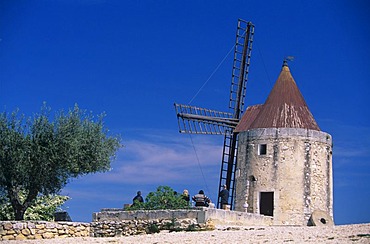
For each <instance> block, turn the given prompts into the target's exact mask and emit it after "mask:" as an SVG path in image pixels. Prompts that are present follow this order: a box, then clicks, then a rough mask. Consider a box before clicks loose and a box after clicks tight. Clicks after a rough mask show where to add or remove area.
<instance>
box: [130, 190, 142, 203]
mask: <svg viewBox="0 0 370 244" xmlns="http://www.w3.org/2000/svg"><path fill="white" fill-rule="evenodd" d="M137 202H144V199H143V197H142V196H141V191H138V192H137V194H136V196H135V197H134V199H132V205H135V203H137Z"/></svg>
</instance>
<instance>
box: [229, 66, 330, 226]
mask: <svg viewBox="0 0 370 244" xmlns="http://www.w3.org/2000/svg"><path fill="white" fill-rule="evenodd" d="M235 132H236V133H239V135H238V136H239V145H238V156H237V157H238V158H237V161H238V164H237V166H236V171H235V184H236V194H235V195H236V197H235V210H236V211H246V212H250V213H258V214H264V215H269V216H273V218H274V224H276V225H309V224H310V222H313V221H314V220H313V216H316V218H318V221H321V223H322V224H326V223H328V222H331V223H332V218H333V182H332V138H331V136H330V135H329V134H328V133H325V132H322V131H321V130H320V128H319V127H318V125H317V123H316V121H315V119H314V118H313V116H312V114H311V112H310V111H309V109H308V107H307V105H306V102H305V100H304V98H303V96H302V94H301V92H300V91H299V89H298V87H297V85H296V83H295V81H294V79H293V77H292V75H291V73H290V70H289V67H288V65H287V62H286V60H285V61H284V64H283V67H282V70H281V73H280V75H279V77H278V79H277V81H276V83H275V85H274V87H273V89H272V91H271V93H270V95H269V96H268V98H267V100H266V102H265V103H264V104H261V105H254V106H250V107H248V108H247V111H246V112H245V113H244V115H243V117H242V119H241V120H240V122H239V124H238V125H237V127H236V129H235ZM315 221H317V219H316V220H315Z"/></svg>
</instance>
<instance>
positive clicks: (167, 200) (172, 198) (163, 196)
mask: <svg viewBox="0 0 370 244" xmlns="http://www.w3.org/2000/svg"><path fill="white" fill-rule="evenodd" d="M187 208H189V205H188V203H187V201H185V200H184V199H183V198H182V195H177V194H176V193H175V191H174V190H173V189H172V188H171V187H169V186H159V187H158V188H157V191H155V192H150V193H149V194H148V196H147V197H146V198H145V202H144V203H138V204H135V205H131V206H130V207H128V208H127V209H125V210H128V211H130V210H139V209H145V210H159V209H187Z"/></svg>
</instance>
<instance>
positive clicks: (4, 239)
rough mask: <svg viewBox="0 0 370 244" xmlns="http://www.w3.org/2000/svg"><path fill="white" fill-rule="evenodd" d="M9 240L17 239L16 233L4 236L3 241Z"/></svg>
mask: <svg viewBox="0 0 370 244" xmlns="http://www.w3.org/2000/svg"><path fill="white" fill-rule="evenodd" d="M8 240H15V236H14V235H5V236H3V241H8Z"/></svg>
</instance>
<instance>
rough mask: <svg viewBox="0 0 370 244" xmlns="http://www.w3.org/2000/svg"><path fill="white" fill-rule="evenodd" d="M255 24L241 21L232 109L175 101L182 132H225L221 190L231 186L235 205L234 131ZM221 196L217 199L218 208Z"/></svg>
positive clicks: (235, 58)
mask: <svg viewBox="0 0 370 244" xmlns="http://www.w3.org/2000/svg"><path fill="white" fill-rule="evenodd" d="M253 34H254V25H253V24H252V23H251V22H247V21H244V20H241V19H239V20H238V27H237V31H236V42H235V48H234V61H233V69H232V78H231V88H230V101H229V108H230V109H231V112H220V111H216V110H211V109H206V108H200V107H195V106H190V105H182V104H177V103H175V109H176V115H177V119H178V123H179V131H180V133H191V134H211V135H224V146H223V155H222V163H221V172H220V181H219V191H218V192H220V190H221V187H222V186H223V185H227V187H228V188H229V191H230V193H231V200H230V204H231V208H232V207H233V203H234V195H235V186H234V181H235V168H236V164H237V161H236V159H237V157H236V156H237V146H238V135H237V133H235V132H234V129H235V127H236V126H237V124H238V123H239V121H240V118H241V115H242V113H243V109H244V99H245V95H246V84H247V79H248V73H249V64H250V58H251V51H252V43H253ZM219 205H220V197H219V196H218V199H217V207H219Z"/></svg>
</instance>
